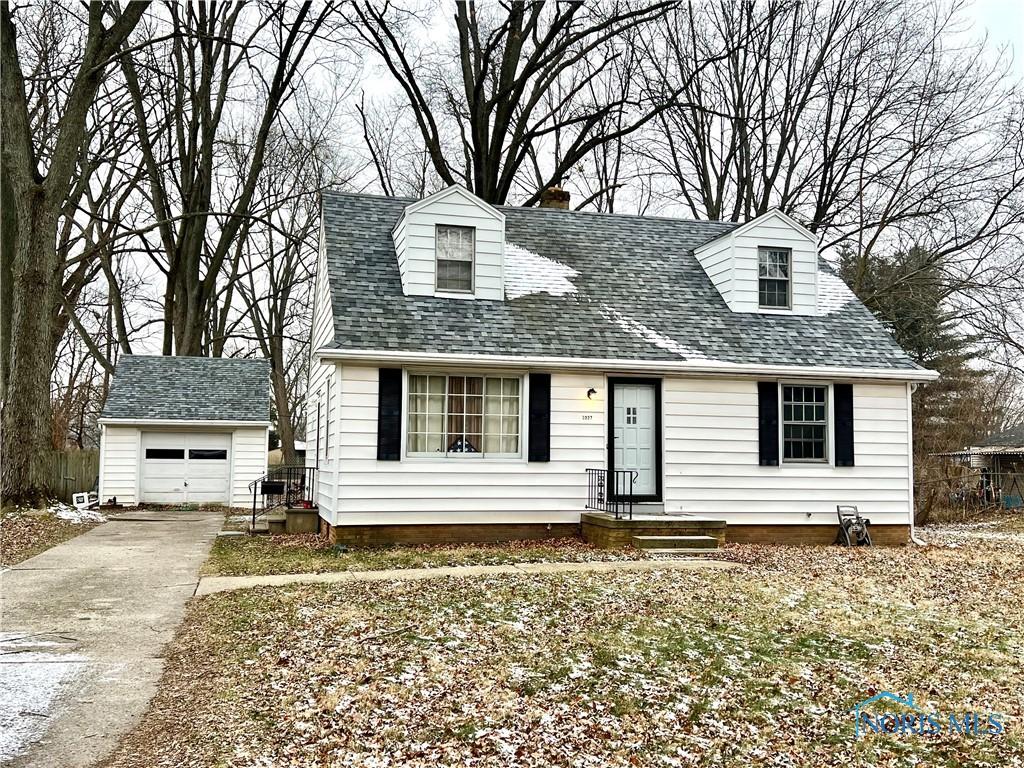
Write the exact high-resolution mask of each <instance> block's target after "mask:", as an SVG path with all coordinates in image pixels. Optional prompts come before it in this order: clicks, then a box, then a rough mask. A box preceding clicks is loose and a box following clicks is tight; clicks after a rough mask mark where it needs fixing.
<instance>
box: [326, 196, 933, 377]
mask: <svg viewBox="0 0 1024 768" xmlns="http://www.w3.org/2000/svg"><path fill="white" fill-rule="evenodd" d="M412 202H414V200H411V199H402V198H387V197H374V196H369V195H352V194H345V193H339V192H326V193H325V194H324V197H323V213H324V228H325V237H326V254H327V271H328V277H329V284H330V291H331V301H332V303H333V308H334V331H335V333H334V340H333V341H332V342H331V344H330V345H329V348H335V349H345V350H386V351H390V352H425V353H450V354H490V355H509V356H544V357H572V358H596V359H617V360H644V361H679V360H713V361H719V362H726V363H739V364H764V365H797V366H799V365H808V366H811V365H813V366H838V367H848V368H882V369H896V370H920V366H918V365H917V364H915V363H914V362H913V361H912V360H911V359H910V358H909V357H908V356H907V355H906V353H905V352H904V351H903V350H902V349H900V347H899V346H898V345H897V344H896V342H895V341H894V340H893V338H892V337H891V336H890V335H889V333H888V332H887V331H886V330H885V328H884V327H883V326H882V325H881V324H880V323H879V322H878V321H877V320H876V319H875V317H874V316H873V315H872V314H871V313H870V312H869V311H868V310H867V308H866V307H864V305H863V304H861V303H860V301H858V300H857V299H856V297H854V295H853V294H852V292H850V290H849V289H848V288H847V287H846V286H845V284H843V282H842V281H841V280H840V279H839V278H838V277H836V276H835V275H834V274H833V273H832V272H831V270H829V268H828V267H827V265H825V263H824V262H822V263H821V264H820V268H819V285H820V290H819V305H821V306H820V308H821V309H822V310H823V314H821V315H817V316H785V315H767V314H758V313H735V312H732V311H731V310H730V309H729V307H728V306H727V305H726V303H725V301H724V300H723V299H722V297H721V295H720V294H719V293H718V291H717V289H716V288H715V287H714V285H713V284H712V282H711V280H710V279H709V278H708V276H707V274H706V273H705V272H704V270H703V269H702V268H701V266H700V264H699V263H698V261H697V259H696V257H695V256H694V255H693V249H694V248H696V247H698V246H700V245H702V244H703V243H705V242H707V241H709V240H712V239H714V238H715V237H718V236H720V235H722V234H724V233H726V232H728V231H729V230H730V229H732V228H733V227H735V226H737V225H735V224H729V223H723V222H711V221H687V220H681V219H666V218H655V217H645V216H624V215H613V214H601V213H587V212H578V211H563V210H557V209H550V208H514V207H507V206H506V207H500V208H499V210H501V211H502V213H504V215H505V242H506V253H508V252H509V246H513V250H515V251H516V252H523V251H526V252H529V253H530V254H532V255H533V256H535V257H540V258H539V259H536V258H533V256H531V259H532V261H529V262H528V266H529V265H532V264H540V265H541V267H542V269H546V270H547V274H546V275H542V276H540V277H539V280H538V281H537V282H540V283H543V282H544V281H545V280H547V279H550V277H551V274H555V275H556V277H557V276H559V275H560V276H561V277H562V278H564V279H568V280H569V281H570V282H571V287H572V289H573V290H572V291H571V292H564V293H563V294H562V295H552V293H558V291H552V292H547V293H545V292H535V293H529V294H527V295H522V296H519V293H520V291H519V290H518V289H517V290H516V291H515V294H514V295H516V296H517V298H512V299H510V298H508V296H506V299H505V301H482V300H477V301H467V300H460V299H449V298H435V297H431V296H405V295H404V294H403V293H402V284H401V278H400V276H399V271H398V262H397V259H396V256H395V248H394V242H393V240H392V235H391V232H392V229H393V228H394V226H395V224H396V223H397V221H398V219H399V217H400V216H401V214H402V211H403V209H404V208H405V207H406V206H407V205H409V204H410V203H412ZM516 247H517V248H516ZM506 261H507V257H506ZM552 269H553V270H554V272H551V270H552ZM508 287H509V275H508V264H507V263H506V290H507V289H508Z"/></svg>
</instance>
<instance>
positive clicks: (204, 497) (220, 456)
mask: <svg viewBox="0 0 1024 768" xmlns="http://www.w3.org/2000/svg"><path fill="white" fill-rule="evenodd" d="M230 454H231V435H230V434H216V433H214V434H202V433H188V432H143V433H142V500H143V501H146V502H150V503H153V504H185V503H189V504H216V503H221V504H225V503H227V501H228V480H229V478H230V476H231V455H230Z"/></svg>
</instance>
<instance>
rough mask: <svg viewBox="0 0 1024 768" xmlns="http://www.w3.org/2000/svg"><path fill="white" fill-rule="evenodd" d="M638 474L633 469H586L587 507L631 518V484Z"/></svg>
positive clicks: (632, 484) (617, 517)
mask: <svg viewBox="0 0 1024 768" xmlns="http://www.w3.org/2000/svg"><path fill="white" fill-rule="evenodd" d="M639 476H640V473H639V472H637V471H636V470H635V469H588V470H587V509H593V510H596V511H598V512H608V513H610V514H613V515H615V519H616V520H618V519H620V518H622V517H623V516H627V517H628V518H629V519H630V520H632V519H633V486H634V484H635V483H636V480H637V478H638V477H639Z"/></svg>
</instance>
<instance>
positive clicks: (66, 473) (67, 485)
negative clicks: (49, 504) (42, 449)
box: [35, 451, 100, 504]
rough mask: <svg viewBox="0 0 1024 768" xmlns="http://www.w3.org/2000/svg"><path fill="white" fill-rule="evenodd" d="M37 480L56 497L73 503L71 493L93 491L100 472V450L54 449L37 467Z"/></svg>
mask: <svg viewBox="0 0 1024 768" xmlns="http://www.w3.org/2000/svg"><path fill="white" fill-rule="evenodd" d="M35 474H36V477H35V481H36V482H37V483H39V484H41V485H44V486H45V487H47V488H49V489H50V493H51V494H53V496H54V497H55V498H58V499H60V500H61V501H65V502H67V503H68V504H70V503H71V494H73V493H81V492H83V491H91V490H92V489H93V488H94V487H95V486H96V478H97V477H98V476H99V474H100V452H99V451H54V452H53V453H51V454H50V455H49V456H47V457H46V458H44V459H43V460H42V461H40V462H39V464H38V465H37V467H36V473H35Z"/></svg>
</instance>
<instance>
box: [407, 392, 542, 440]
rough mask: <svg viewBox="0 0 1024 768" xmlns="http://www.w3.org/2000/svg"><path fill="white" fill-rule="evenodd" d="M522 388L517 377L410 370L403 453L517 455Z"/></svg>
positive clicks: (520, 430)
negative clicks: (414, 371)
mask: <svg viewBox="0 0 1024 768" xmlns="http://www.w3.org/2000/svg"><path fill="white" fill-rule="evenodd" d="M522 391H523V384H522V379H521V378H520V377H518V376H501V375H485V376H481V375H462V374H442V373H410V374H409V409H408V421H407V430H406V454H408V455H409V456H438V455H441V456H452V457H458V458H469V457H482V456H501V457H507V458H511V457H519V456H521V455H522V453H521V451H522V448H521V443H522V440H521V433H522Z"/></svg>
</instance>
